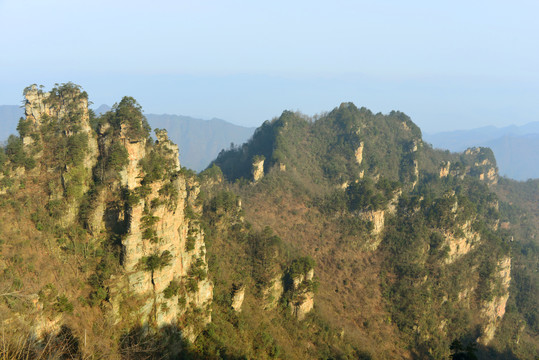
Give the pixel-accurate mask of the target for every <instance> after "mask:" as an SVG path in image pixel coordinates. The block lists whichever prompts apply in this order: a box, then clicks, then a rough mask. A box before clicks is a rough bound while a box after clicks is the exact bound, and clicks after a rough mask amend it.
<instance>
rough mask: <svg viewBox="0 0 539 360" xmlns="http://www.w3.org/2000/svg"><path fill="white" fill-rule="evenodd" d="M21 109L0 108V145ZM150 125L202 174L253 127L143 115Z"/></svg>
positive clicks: (98, 111)
mask: <svg viewBox="0 0 539 360" xmlns="http://www.w3.org/2000/svg"><path fill="white" fill-rule="evenodd" d="M109 110H110V106H108V105H101V106H100V107H98V108H97V109H95V110H94V111H95V113H96V114H97V115H100V114H102V113H105V112H107V111H109ZM23 115H24V109H22V108H20V107H19V106H15V105H3V106H0V124H2V126H1V127H0V142H2V141H5V140H6V139H7V138H8V136H9V135H10V134H15V133H16V132H17V130H16V129H17V123H18V121H19V118H20V117H21V116H23ZM145 115H146V118H147V119H148V122H149V123H150V126H151V127H152V128H153V129H155V128H160V129H167V130H168V134H169V137H170V139H171V140H172V141H174V142H175V143H176V144H178V145H179V147H180V162H181V164H182V165H183V166H186V167H188V168H190V169H193V170H196V171H201V170H204V169H205V168H206V166H208V164H209V163H210V162H211V161H212V160H213V159H215V158H216V157H217V155H218V154H219V152H220V151H221V150H222V149H228V148H229V147H230V144H231V143H235V144H242V143H244V142H245V141H247V140H248V139H249V137H251V135H252V134H253V132H254V130H255V128H248V127H244V126H239V125H234V124H232V123H229V122H227V121H224V120H221V119H211V120H202V119H196V118H192V117H189V116H182V115H168V114H163V115H158V114H145Z"/></svg>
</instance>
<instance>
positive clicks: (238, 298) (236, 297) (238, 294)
mask: <svg viewBox="0 0 539 360" xmlns="http://www.w3.org/2000/svg"><path fill="white" fill-rule="evenodd" d="M244 299H245V286H241V287H239V288H238V289H235V290H234V292H233V294H232V309H234V311H236V312H241V306H242V305H243V300H244Z"/></svg>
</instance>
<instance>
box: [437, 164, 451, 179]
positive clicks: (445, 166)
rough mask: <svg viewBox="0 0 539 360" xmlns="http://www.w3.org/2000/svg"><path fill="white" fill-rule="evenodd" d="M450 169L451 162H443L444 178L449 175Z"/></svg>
mask: <svg viewBox="0 0 539 360" xmlns="http://www.w3.org/2000/svg"><path fill="white" fill-rule="evenodd" d="M449 169H451V162H450V161H448V162H445V163H443V164H442V166H441V168H440V174H439V175H440V177H441V178H443V177H447V176H448V175H449Z"/></svg>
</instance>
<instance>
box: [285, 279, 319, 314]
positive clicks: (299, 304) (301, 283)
mask: <svg viewBox="0 0 539 360" xmlns="http://www.w3.org/2000/svg"><path fill="white" fill-rule="evenodd" d="M313 277H314V269H310V270H308V271H307V272H305V273H302V274H297V275H296V276H294V277H293V278H292V284H291V285H292V289H290V291H291V292H292V297H291V300H290V301H289V303H288V306H289V309H290V313H291V314H292V316H294V317H296V319H297V320H299V321H301V320H303V319H304V318H305V316H306V315H307V314H308V313H309V312H310V311H311V310H312V309H313V307H314V292H313V286H312V281H313Z"/></svg>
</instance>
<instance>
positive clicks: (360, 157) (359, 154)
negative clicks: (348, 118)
mask: <svg viewBox="0 0 539 360" xmlns="http://www.w3.org/2000/svg"><path fill="white" fill-rule="evenodd" d="M364 146H365V144H364V143H363V141H362V142H360V143H359V147H358V148H357V149H356V152H355V156H356V161H357V163H358V164H359V165H361V163H362V162H363V147H364Z"/></svg>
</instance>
